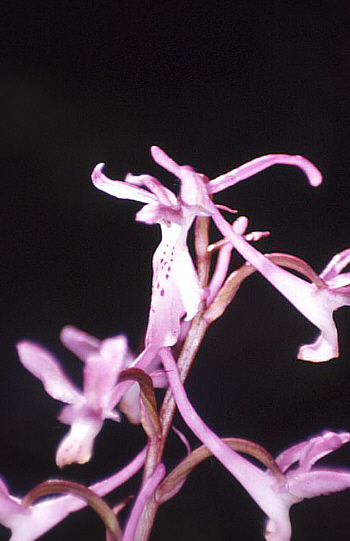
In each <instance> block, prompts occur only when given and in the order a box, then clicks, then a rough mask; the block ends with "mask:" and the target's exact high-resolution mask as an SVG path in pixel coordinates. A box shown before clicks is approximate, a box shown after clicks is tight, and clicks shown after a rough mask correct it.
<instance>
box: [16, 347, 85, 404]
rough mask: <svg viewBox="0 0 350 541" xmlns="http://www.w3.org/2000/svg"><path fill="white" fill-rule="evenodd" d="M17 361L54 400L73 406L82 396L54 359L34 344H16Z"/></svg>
mask: <svg viewBox="0 0 350 541" xmlns="http://www.w3.org/2000/svg"><path fill="white" fill-rule="evenodd" d="M17 351H18V356H19V360H20V361H21V363H22V364H23V366H24V367H25V368H26V369H27V370H29V372H31V373H32V374H33V375H34V376H35V377H36V378H38V379H39V380H40V381H41V383H42V384H43V386H44V388H45V391H46V392H47V393H48V394H49V395H50V396H52V398H54V399H55V400H60V401H61V402H65V403H66V404H73V403H75V402H78V401H79V400H80V399H81V398H82V394H81V393H80V392H79V390H78V389H77V388H76V387H75V386H74V385H73V383H72V382H71V381H70V379H69V378H68V377H67V376H66V374H65V373H64V372H63V370H62V369H61V367H60V364H59V362H58V360H57V359H56V357H54V356H53V355H52V354H51V353H50V352H49V351H47V350H46V349H44V348H43V347H41V346H39V344H35V343H34V342H27V341H23V342H19V343H18V344H17Z"/></svg>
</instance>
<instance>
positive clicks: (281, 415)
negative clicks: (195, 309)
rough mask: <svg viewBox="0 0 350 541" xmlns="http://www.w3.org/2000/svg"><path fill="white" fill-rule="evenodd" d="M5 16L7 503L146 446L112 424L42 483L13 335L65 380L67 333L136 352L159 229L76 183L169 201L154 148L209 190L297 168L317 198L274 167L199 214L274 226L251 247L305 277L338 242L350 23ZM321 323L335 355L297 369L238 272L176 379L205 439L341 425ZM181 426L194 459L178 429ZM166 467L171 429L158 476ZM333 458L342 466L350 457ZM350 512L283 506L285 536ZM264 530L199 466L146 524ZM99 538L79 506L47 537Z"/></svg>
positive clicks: (173, 459) (348, 349) (261, 295)
mask: <svg viewBox="0 0 350 541" xmlns="http://www.w3.org/2000/svg"><path fill="white" fill-rule="evenodd" d="M0 10H1V13H0V15H1V25H2V32H1V41H2V53H1V81H0V99H1V104H2V105H3V108H4V110H3V113H2V122H1V128H0V130H1V132H0V137H1V150H0V151H1V170H2V193H1V204H2V213H1V214H2V216H1V222H0V223H1V231H0V242H1V252H0V253H1V268H2V275H1V279H0V284H1V304H2V321H1V358H0V359H1V365H0V410H1V418H0V419H1V426H0V434H1V436H0V471H1V473H2V475H3V476H4V478H5V479H6V481H7V482H8V484H9V486H10V489H11V492H12V493H13V494H24V493H25V492H26V491H28V490H29V489H30V488H32V487H33V486H34V485H35V484H36V483H38V482H39V481H42V480H44V479H46V478H48V477H51V478H52V477H57V476H58V475H60V476H62V477H65V478H72V479H74V480H77V481H81V482H85V483H90V482H93V481H94V480H97V479H99V478H101V477H103V476H104V475H107V474H110V473H112V472H113V471H114V469H115V468H120V467H122V466H123V465H124V464H126V462H127V460H128V459H129V458H130V457H131V456H134V455H135V454H136V452H137V451H138V450H139V449H141V447H142V446H143V444H144V442H145V437H144V435H143V433H142V430H141V428H139V427H136V428H135V427H133V426H130V425H129V424H128V423H127V421H126V420H125V419H124V420H123V421H122V423H121V424H120V425H114V424H113V423H112V422H110V421H109V422H106V423H105V426H104V429H103V431H102V432H101V434H100V436H99V438H98V439H97V442H96V452H95V455H94V457H93V459H92V461H91V462H90V464H88V465H85V466H80V467H79V466H71V467H67V468H66V469H65V470H64V471H63V472H58V470H57V468H56V466H55V463H54V455H55V449H56V446H57V443H58V441H59V440H60V439H61V438H62V436H63V434H64V433H65V432H66V427H65V426H63V425H61V424H60V423H59V422H58V421H57V420H56V415H57V413H58V412H59V408H60V404H58V403H56V402H55V401H54V400H52V399H51V398H50V397H48V396H47V395H46V393H45V392H44V391H43V389H42V388H41V386H40V384H39V383H38V382H37V381H36V380H35V378H33V377H32V376H31V375H30V374H29V373H27V372H26V371H25V370H24V368H23V367H22V366H21V365H20V363H19V361H18V359H17V356H16V353H15V349H14V345H15V343H16V342H17V341H18V340H20V339H23V338H30V339H33V340H36V341H38V342H40V343H42V344H43V345H45V346H47V347H48V348H50V349H51V350H52V351H54V352H55V353H56V354H57V355H58V356H59V358H60V359H62V363H63V364H64V366H65V368H66V369H67V371H69V373H70V374H71V375H72V377H74V378H75V379H76V381H81V380H80V377H81V372H80V370H81V366H80V363H79V361H77V360H76V359H75V358H74V357H73V355H71V354H70V353H69V352H67V351H66V350H64V348H63V346H62V345H60V343H59V338H58V334H59V331H60V329H61V328H62V326H64V325H65V324H67V323H71V324H74V325H76V326H78V327H80V328H82V329H84V330H86V331H87V332H89V333H91V334H93V335H95V336H98V337H101V338H102V337H106V336H110V335H113V334H117V333H126V334H127V335H128V337H129V340H130V344H131V347H132V348H134V350H136V349H137V348H138V347H139V345H140V342H141V340H142V335H143V332H144V330H145V327H146V324H147V311H148V306H149V297H150V280H151V256H152V253H153V251H154V248H155V246H156V245H157V242H158V240H159V230H158V227H157V226H152V227H149V226H146V225H144V224H140V223H135V222H134V216H135V213H136V211H137V209H138V208H139V207H140V205H139V204H137V203H133V202H127V201H117V200H116V199H114V198H112V197H110V196H108V195H106V194H103V193H101V192H99V191H97V190H96V189H95V188H94V187H93V186H92V184H91V182H90V173H91V170H92V168H93V167H94V165H95V164H96V163H98V162H100V161H104V162H106V164H107V165H106V172H107V174H108V175H109V176H110V177H112V178H119V179H122V178H124V175H125V174H126V172H127V171H132V172H134V173H143V172H148V173H151V174H153V175H155V176H157V177H158V178H159V179H160V180H163V181H164V182H168V186H169V187H171V188H175V182H174V181H173V179H171V177H170V176H169V175H168V174H166V173H164V172H163V171H162V170H160V168H158V167H157V166H156V165H155V164H154V163H152V160H151V158H150V154H149V147H150V146H151V145H152V144H158V145H160V146H161V147H163V148H164V149H165V150H166V151H167V152H168V153H169V154H170V155H171V156H173V157H174V159H175V160H177V161H178V162H179V163H182V164H184V163H188V164H191V165H192V166H194V167H195V168H196V169H197V170H199V171H201V172H204V173H206V174H207V175H208V176H210V177H214V176H217V175H219V174H221V173H223V172H225V171H227V170H229V169H231V168H233V167H234V166H237V165H239V164H241V163H244V162H245V161H247V160H249V159H252V158H254V157H256V156H259V155H262V154H266V153H270V152H286V153H290V154H293V153H298V154H299V153H300V154H302V155H304V156H306V157H308V158H309V159H310V160H312V161H313V162H314V163H315V164H316V165H317V166H318V167H319V168H320V169H321V171H322V172H323V174H324V184H323V185H322V186H321V187H320V188H318V189H317V190H314V189H312V188H310V187H309V186H308V185H307V183H306V181H305V178H304V177H303V175H302V174H301V173H300V172H299V171H298V170H296V169H294V168H288V167H275V168H272V169H271V170H268V171H266V172H264V173H262V174H260V175H259V177H256V178H254V179H251V180H249V181H247V182H245V183H242V184H240V185H238V186H237V187H234V188H232V189H230V190H228V191H227V192H226V193H223V194H219V195H218V196H217V197H216V201H218V202H221V203H225V204H227V205H230V206H232V207H233V208H237V209H239V210H240V212H241V213H243V214H246V215H248V216H249V218H250V228H251V229H262V230H270V231H271V236H270V238H269V239H266V240H263V241H260V243H259V249H261V250H263V251H285V252H288V253H292V254H294V255H297V256H299V257H302V258H305V259H306V260H307V261H308V262H309V263H310V264H311V265H312V266H313V267H314V268H315V269H316V270H318V271H320V270H321V269H322V268H323V267H324V266H325V264H326V263H327V262H328V260H329V259H330V257H331V256H332V255H334V254H335V253H337V252H338V251H340V250H343V249H344V248H346V247H348V246H349V240H350V239H349V228H348V208H349V193H350V192H349V171H350V139H349V129H348V122H349V116H350V115H349V113H350V106H349V63H350V60H349V58H350V56H349V53H350V47H349V37H348V28H349V23H350V20H349V19H350V17H349V15H350V13H349V12H350V8H349V4H348V2H346V1H343V2H322V1H318V2H313V1H293V2H289V1H286V2H277V1H270V2H263V1H261V2H257V1H253V0H244V1H243V0H242V1H234V0H232V1H230V2H229V1H228V2H189V3H186V2H178V3H176V2H174V1H164V2H126V1H112V2H90V3H89V4H87V3H86V2H80V1H77V2H64V1H61V2H50V1H45V2H10V1H3V2H1V7H0ZM236 262H238V258H237V259H236ZM336 320H337V323H338V329H339V335H340V351H341V355H340V357H339V359H337V360H333V361H331V362H329V363H326V364H319V365H312V364H308V363H302V362H300V361H297V360H296V351H297V348H298V347H299V345H300V344H302V343H305V342H307V341H311V340H312V339H313V338H314V336H315V329H314V328H313V326H312V325H311V324H309V323H308V322H307V321H306V320H304V319H303V317H302V316H300V315H299V314H298V313H297V312H296V311H295V310H294V309H292V308H291V307H290V306H289V304H288V303H287V301H285V300H284V299H283V298H281V296H280V295H279V294H278V293H277V292H276V291H274V290H273V289H272V288H271V287H270V286H269V285H268V284H267V283H266V282H265V281H264V280H263V279H261V278H260V277H258V276H254V277H252V278H250V280H249V281H247V283H246V284H245V285H244V287H242V289H241V291H240V292H239V294H238V295H237V298H236V300H235V302H234V305H232V306H231V307H230V308H229V309H228V311H227V313H226V314H225V315H224V316H223V317H222V319H221V320H220V321H218V322H217V323H215V324H214V325H213V327H212V328H211V330H210V332H209V333H208V335H207V337H206V339H205V342H204V344H203V347H202V348H201V350H200V353H199V355H198V358H197V361H196V364H195V366H194V368H193V372H192V374H191V376H190V378H189V380H188V384H187V390H188V393H189V396H190V397H191V399H192V400H193V403H194V405H195V407H196V408H197V410H198V412H199V413H200V414H201V415H202V417H203V419H204V420H205V421H206V422H207V423H208V424H209V426H211V427H212V428H213V429H214V430H215V431H216V432H217V433H218V434H219V435H221V436H228V435H236V436H240V437H246V438H250V439H252V440H254V441H257V442H259V443H260V444H262V445H264V446H266V447H267V448H268V449H269V450H270V451H271V452H272V453H273V454H276V453H278V452H279V451H281V450H282V449H284V448H286V447H288V446H290V445H291V444H293V443H295V442H297V441H300V440H303V439H305V438H307V437H309V436H311V435H314V434H317V433H319V432H321V431H322V430H323V429H325V428H328V429H332V430H349V429H350V392H349V382H350V363H349V357H350V341H349V338H348V336H349V328H350V327H349V312H348V311H347V310H346V309H343V310H341V311H340V312H339V313H338V314H336ZM177 426H178V427H180V428H183V430H184V432H185V433H186V434H187V435H188V437H189V438H190V440H191V443H192V444H193V445H197V442H196V440H195V439H194V438H192V437H191V436H190V434H189V431H188V430H187V429H186V428H184V426H183V423H182V422H181V420H179V419H178V420H177ZM183 454H184V449H183V447H182V445H181V444H180V443H179V442H178V440H177V439H176V438H175V437H174V436H172V437H171V439H170V446H169V449H168V453H167V465H168V466H169V467H171V465H175V464H176V463H177V462H178V461H179V460H180V459H181V458H182V457H183ZM326 462H327V461H326ZM328 463H329V464H339V465H340V464H343V465H347V464H348V465H350V451H349V449H346V448H344V449H343V450H341V451H339V452H337V453H334V454H333V455H332V456H330V457H329V458H328ZM137 482H138V480H137ZM136 486H137V483H135V482H132V483H130V484H129V485H128V486H127V487H126V488H125V489H120V491H117V492H116V493H115V495H114V497H113V498H112V499H111V500H110V501H111V503H113V504H114V503H115V502H116V501H118V500H119V499H120V498H122V497H124V496H125V495H126V494H130V493H132V492H133V491H134V490H135V487H136ZM349 509H350V495H349V493H344V494H341V495H335V496H329V497H328V498H318V499H316V500H312V501H311V500H309V501H305V502H303V503H302V504H300V505H298V506H295V507H294V508H293V510H292V521H293V528H294V530H293V541H297V540H314V539H315V540H316V539H317V540H318V541H322V540H331V539H332V540H333V539H341V540H345V539H347V538H348V531H349V527H350V520H349V516H350V513H349ZM82 517H84V521H83V519H82ZM262 521H263V515H262V513H261V512H260V510H259V509H258V508H257V506H256V505H255V503H254V502H252V501H251V500H250V498H249V497H248V496H247V495H246V494H245V493H244V491H243V490H242V489H241V487H240V486H239V485H238V483H237V482H236V481H235V480H233V479H232V478H231V476H230V475H229V474H227V473H226V471H225V470H224V469H223V468H222V467H221V466H220V465H218V464H217V462H216V461H215V460H213V459H210V460H208V461H207V463H206V464H203V465H202V466H200V467H199V468H198V469H197V471H196V472H195V473H194V474H193V475H192V476H191V477H190V479H189V480H188V482H187V483H186V485H185V486H184V488H183V489H182V491H181V493H180V494H179V495H177V496H176V497H175V498H174V499H173V500H171V501H170V502H168V503H167V504H166V505H164V507H163V508H162V509H161V510H160V513H159V515H158V519H157V522H156V524H155V529H154V533H153V537H152V540H153V541H157V540H169V541H171V540H172V539H182V540H185V541H192V540H198V541H200V540H203V541H204V540H205V541H214V540H215V541H216V540H230V539H236V540H243V541H245V540H247V541H255V540H259V539H262V537H261V531H262V523H263V522H262ZM103 536H104V534H103V528H102V527H101V525H100V523H99V521H98V519H97V518H95V516H93V514H92V512H82V513H81V514H80V515H79V514H76V515H75V516H72V517H70V518H69V519H68V520H67V521H66V522H65V523H64V525H62V526H58V527H57V528H56V529H55V530H53V531H52V532H51V533H49V534H47V535H46V536H44V537H43V540H45V541H55V540H61V539H65V540H66V541H77V540H80V539H85V540H87V541H88V540H89V541H90V540H96V541H97V540H98V539H103V538H104V537H103ZM0 537H1V539H7V538H8V534H7V531H5V530H1V531H0Z"/></svg>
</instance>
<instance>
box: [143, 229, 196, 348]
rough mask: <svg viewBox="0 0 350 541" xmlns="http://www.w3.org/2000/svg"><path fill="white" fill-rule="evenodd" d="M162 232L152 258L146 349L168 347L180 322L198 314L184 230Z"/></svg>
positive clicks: (178, 332) (194, 273) (192, 267)
mask: <svg viewBox="0 0 350 541" xmlns="http://www.w3.org/2000/svg"><path fill="white" fill-rule="evenodd" d="M161 228H162V242H161V243H160V244H159V246H158V248H157V249H156V251H155V253H154V255H153V279H152V298H151V308H150V314H149V322H148V327H147V333H146V346H159V347H163V346H172V345H174V344H176V342H177V340H178V337H179V334H180V328H181V326H180V320H181V318H182V317H185V319H186V320H191V319H192V318H193V317H194V316H195V314H196V313H197V312H198V309H199V305H200V301H201V295H200V287H199V281H198V276H197V273H196V270H195V268H194V265H193V261H192V258H191V256H190V253H189V251H188V248H187V245H186V236H187V229H185V228H182V227H181V226H179V225H177V224H174V223H173V224H171V225H170V227H167V226H165V225H162V226H161Z"/></svg>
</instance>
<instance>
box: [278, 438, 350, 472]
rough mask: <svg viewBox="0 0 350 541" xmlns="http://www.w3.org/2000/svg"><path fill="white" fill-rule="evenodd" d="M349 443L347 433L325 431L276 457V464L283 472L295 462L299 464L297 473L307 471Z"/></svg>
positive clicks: (349, 439)
mask: <svg viewBox="0 0 350 541" xmlns="http://www.w3.org/2000/svg"><path fill="white" fill-rule="evenodd" d="M349 441H350V433H349V432H340V433H337V432H330V431H326V432H324V433H323V434H321V435H320V436H316V437H314V438H311V439H308V440H306V441H303V442H301V443H297V444H296V445H292V447H289V449H286V450H285V451H283V452H282V453H280V454H279V455H278V457H277V458H276V462H277V464H278V465H279V467H280V468H281V470H282V471H283V472H285V471H286V470H288V468H290V467H291V466H292V465H293V464H294V463H295V462H300V465H299V467H298V471H300V470H301V471H309V470H310V468H311V467H312V466H313V464H315V462H317V461H318V460H320V459H321V458H323V457H324V456H326V455H328V454H329V453H331V452H332V451H335V450H336V449H339V447H341V446H342V445H344V444H345V443H348V442H349Z"/></svg>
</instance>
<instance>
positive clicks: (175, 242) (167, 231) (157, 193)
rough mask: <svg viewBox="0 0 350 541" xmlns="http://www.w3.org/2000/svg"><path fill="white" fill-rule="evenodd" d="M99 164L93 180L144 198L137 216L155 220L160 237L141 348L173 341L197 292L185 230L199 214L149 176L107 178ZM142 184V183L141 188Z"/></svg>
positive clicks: (114, 190) (194, 206) (195, 303)
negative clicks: (119, 179)
mask: <svg viewBox="0 0 350 541" xmlns="http://www.w3.org/2000/svg"><path fill="white" fill-rule="evenodd" d="M102 169H103V164H99V165H97V166H96V167H95V169H94V171H93V173H92V181H93V183H94V185H95V186H96V187H97V188H99V189H100V190H103V191H105V192H107V193H109V194H111V195H114V196H115V197H118V198H121V199H131V200H134V201H140V202H142V203H146V205H145V206H144V207H143V208H142V209H141V210H140V211H139V212H138V213H137V215H136V220H139V221H141V222H145V223H147V224H154V223H158V224H160V227H161V232H162V240H161V242H160V244H159V246H158V247H157V249H156V251H155V253H154V256H153V280H152V298H151V308H150V315H149V322H148V328H147V333H146V347H152V349H154V351H156V350H157V349H158V348H160V347H167V346H172V345H174V344H175V343H176V342H177V340H178V337H179V334H180V320H181V319H182V318H183V317H184V319H185V320H187V321H189V320H191V319H192V318H193V317H194V316H195V315H196V313H197V311H198V308H199V304H200V301H201V292H200V287H199V282H198V277H197V273H196V270H195V268H194V265H193V262H192V258H191V256H190V253H189V251H188V247H187V233H188V231H189V229H190V227H191V225H192V223H193V220H194V218H195V217H196V216H197V215H198V214H201V213H203V209H200V208H198V206H197V204H196V201H194V202H193V203H192V202H191V203H190V204H188V205H185V204H183V202H182V200H181V199H178V198H177V197H176V196H175V194H174V193H172V192H171V191H170V190H168V189H167V188H165V187H164V186H163V185H162V184H161V183H160V182H159V181H158V180H157V179H155V178H154V177H151V176H149V175H140V176H133V175H130V174H128V175H127V176H126V178H125V181H124V182H121V181H116V180H110V179H109V178H107V177H106V176H105V175H104V174H103V173H102ZM142 186H143V187H142Z"/></svg>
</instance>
